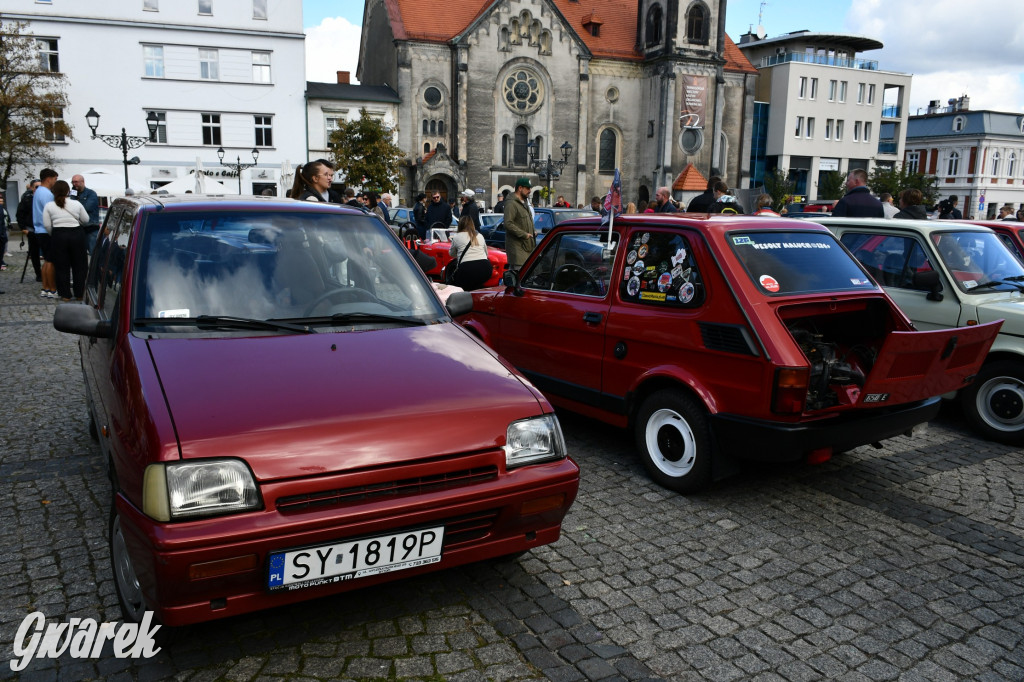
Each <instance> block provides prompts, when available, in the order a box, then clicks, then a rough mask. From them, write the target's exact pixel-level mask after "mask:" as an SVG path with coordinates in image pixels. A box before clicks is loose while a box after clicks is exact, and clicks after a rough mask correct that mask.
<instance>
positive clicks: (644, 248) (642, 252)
mask: <svg viewBox="0 0 1024 682" xmlns="http://www.w3.org/2000/svg"><path fill="white" fill-rule="evenodd" d="M644 236H645V237H646V236H647V235H644ZM636 255H637V256H639V257H640V258H644V257H646V256H647V244H641V245H640V248H639V249H637V250H636Z"/></svg>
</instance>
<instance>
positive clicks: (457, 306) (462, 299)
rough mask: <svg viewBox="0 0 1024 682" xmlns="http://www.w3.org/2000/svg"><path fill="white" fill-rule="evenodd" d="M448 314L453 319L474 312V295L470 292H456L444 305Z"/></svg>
mask: <svg viewBox="0 0 1024 682" xmlns="http://www.w3.org/2000/svg"><path fill="white" fill-rule="evenodd" d="M444 307H445V308H447V309H448V314H449V315H451V316H452V317H459V316H460V315H465V314H466V313H468V312H470V311H471V310H473V295H472V294H470V293H469V292H468V291H456V292H454V293H453V294H452V295H450V296H449V297H448V299H447V300H446V301H445V303H444Z"/></svg>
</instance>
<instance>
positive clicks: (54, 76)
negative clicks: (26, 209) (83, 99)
mask: <svg viewBox="0 0 1024 682" xmlns="http://www.w3.org/2000/svg"><path fill="white" fill-rule="evenodd" d="M27 28H28V24H25V23H22V22H14V21H6V22H5V21H2V20H0V187H6V186H7V181H8V179H10V178H11V176H13V175H14V174H15V172H17V171H18V169H25V170H26V171H27V166H30V165H35V164H39V165H47V166H52V165H54V161H55V157H54V155H53V150H52V148H51V146H50V144H51V142H50V140H55V139H67V138H71V139H74V138H73V137H72V135H71V126H69V125H68V124H67V123H66V122H65V121H64V119H63V112H64V111H65V110H67V107H68V96H67V93H66V92H65V90H64V85H65V82H66V80H67V79H66V77H65V76H64V75H63V74H61V73H55V72H52V71H44V70H42V68H41V66H40V58H39V51H38V50H37V49H36V42H35V36H34V35H33V34H31V33H28V32H27ZM47 138H49V139H47Z"/></svg>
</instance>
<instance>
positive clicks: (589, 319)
mask: <svg viewBox="0 0 1024 682" xmlns="http://www.w3.org/2000/svg"><path fill="white" fill-rule="evenodd" d="M602 318H603V316H602V315H601V313H595V312H586V313H583V321H584V322H586V323H587V324H600V322H601V320H602Z"/></svg>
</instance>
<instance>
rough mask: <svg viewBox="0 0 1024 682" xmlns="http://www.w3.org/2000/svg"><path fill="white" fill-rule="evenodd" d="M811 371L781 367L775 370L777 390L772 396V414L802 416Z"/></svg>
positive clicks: (801, 368) (803, 368)
mask: <svg viewBox="0 0 1024 682" xmlns="http://www.w3.org/2000/svg"><path fill="white" fill-rule="evenodd" d="M809 375H810V370H808V369H807V368H806V367H780V368H779V369H777V370H775V390H774V392H773V394H772V412H777V413H780V414H800V413H801V412H803V411H804V401H805V400H806V399H807V381H808V377H809Z"/></svg>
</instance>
